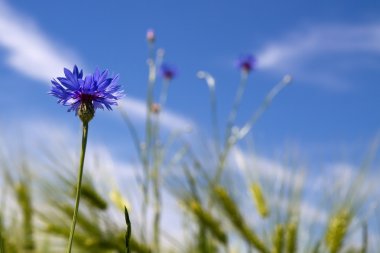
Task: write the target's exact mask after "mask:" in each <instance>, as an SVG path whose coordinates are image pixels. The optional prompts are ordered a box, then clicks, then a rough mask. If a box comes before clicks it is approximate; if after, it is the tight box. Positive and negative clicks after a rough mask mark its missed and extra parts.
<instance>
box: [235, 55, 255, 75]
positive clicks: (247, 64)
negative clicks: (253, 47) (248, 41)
mask: <svg viewBox="0 0 380 253" xmlns="http://www.w3.org/2000/svg"><path fill="white" fill-rule="evenodd" d="M237 66H238V68H239V69H241V70H243V71H245V72H247V73H248V72H251V71H252V70H253V69H254V68H255V67H256V58H255V57H254V56H253V55H251V54H246V55H242V56H240V57H239V59H238V60H237Z"/></svg>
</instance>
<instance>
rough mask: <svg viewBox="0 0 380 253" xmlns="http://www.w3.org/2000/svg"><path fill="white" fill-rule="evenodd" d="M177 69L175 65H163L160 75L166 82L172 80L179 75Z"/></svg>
mask: <svg viewBox="0 0 380 253" xmlns="http://www.w3.org/2000/svg"><path fill="white" fill-rule="evenodd" d="M177 72H178V71H177V68H176V67H175V66H173V65H170V64H167V63H163V64H161V66H160V74H161V76H162V77H163V78H164V79H166V80H169V81H170V80H172V79H173V78H174V77H175V76H176V75H177Z"/></svg>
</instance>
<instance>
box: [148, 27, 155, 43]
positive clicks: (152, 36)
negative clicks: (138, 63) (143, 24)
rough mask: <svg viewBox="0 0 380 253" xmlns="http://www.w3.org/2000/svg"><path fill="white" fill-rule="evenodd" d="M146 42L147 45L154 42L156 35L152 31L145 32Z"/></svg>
mask: <svg viewBox="0 0 380 253" xmlns="http://www.w3.org/2000/svg"><path fill="white" fill-rule="evenodd" d="M146 40H147V41H148V42H149V43H153V42H155V41H156V34H155V32H154V30H153V29H148V31H147V32H146Z"/></svg>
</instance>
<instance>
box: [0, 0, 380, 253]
mask: <svg viewBox="0 0 380 253" xmlns="http://www.w3.org/2000/svg"><path fill="white" fill-rule="evenodd" d="M379 11H380V2H379V1H375V0H366V1H360V2H359V1H318V2H310V1H282V2H281V1H265V2H263V1H248V0H238V1H214V0H210V1H201V0H194V1H175V0H165V1H121V0H113V1H89V0H83V1H73V0H68V1H42V0H35V1H21V0H0V87H1V90H0V107H1V108H2V110H1V112H0V130H1V131H0V140H1V146H2V152H3V157H4V158H3V160H4V161H11V164H18V163H19V162H20V161H24V160H27V161H32V162H33V163H35V164H41V163H44V162H45V161H46V160H48V158H49V157H50V158H51V157H53V156H54V157H57V158H58V160H59V158H60V159H61V160H64V159H65V158H64V157H65V155H68V156H73V157H75V154H77V153H78V152H79V145H80V142H79V141H80V133H81V132H80V131H81V130H80V122H79V120H78V118H76V117H75V116H74V114H73V113H67V112H66V108H64V107H62V106H59V105H57V104H56V103H55V102H56V101H55V98H53V97H51V96H49V95H47V92H48V91H49V89H50V85H51V84H50V80H51V79H52V78H54V77H56V76H62V75H63V68H64V67H67V68H69V69H71V68H72V66H73V65H74V64H77V65H78V66H79V67H80V68H83V69H84V72H85V73H90V72H92V71H93V70H94V69H95V68H96V67H99V68H101V69H109V70H110V72H111V73H115V74H120V82H121V83H122V84H123V87H124V90H125V93H126V97H125V99H124V101H123V102H122V108H124V109H125V110H126V111H127V112H128V115H129V117H130V119H131V120H132V122H133V124H134V125H135V126H136V128H137V129H138V131H139V132H143V131H144V124H145V119H146V102H145V95H146V87H147V85H146V84H147V76H148V68H147V58H148V45H147V41H146V31H147V30H148V29H154V31H155V33H156V44H155V45H156V48H163V49H164V50H165V58H164V59H165V61H166V62H169V63H172V64H174V65H175V66H177V68H178V76H177V77H176V78H175V79H174V80H173V82H172V83H171V84H170V89H169V96H168V100H167V104H166V106H165V111H163V112H162V117H161V130H162V134H163V136H167V135H168V133H170V132H173V131H174V132H175V131H181V132H185V133H184V134H183V135H182V138H183V140H184V141H185V142H186V143H190V144H191V145H194V148H195V149H196V150H201V149H202V148H201V147H203V148H204V146H207V145H209V143H210V142H211V141H212V134H211V133H212V127H211V124H210V106H209V94H208V89H207V85H206V84H205V83H204V82H203V81H201V80H199V79H198V78H197V77H196V73H197V71H199V70H205V71H208V72H209V73H211V74H212V75H213V76H214V77H215V80H216V96H217V100H218V109H217V116H218V119H219V120H220V123H221V125H222V126H224V125H223V123H224V122H225V121H226V120H227V117H228V113H229V110H230V108H231V105H232V101H233V98H234V94H235V91H236V89H237V86H238V84H239V79H240V71H239V70H238V69H237V68H236V64H235V63H236V59H237V58H238V57H239V55H241V54H253V55H255V57H256V59H257V66H256V67H255V70H254V71H253V72H252V73H251V74H250V76H249V79H248V83H247V89H246V92H245V94H244V97H243V100H242V104H241V109H240V111H239V114H238V117H237V120H236V124H237V125H238V126H241V125H243V124H244V122H245V121H246V120H247V118H249V117H250V115H251V113H252V112H253V111H254V110H255V108H257V107H258V106H259V105H260V103H261V101H262V99H263V98H264V97H265V95H266V94H267V92H268V91H269V90H270V89H271V88H272V87H273V86H274V85H275V84H276V83H277V82H278V81H279V80H281V79H282V77H283V76H284V75H285V74H291V75H292V76H293V78H294V80H293V82H292V85H291V86H289V87H287V88H286V90H284V92H283V93H281V94H280V95H279V96H278V97H277V98H276V100H275V101H274V103H273V105H272V106H271V107H270V108H269V110H268V111H267V112H265V114H264V116H263V117H262V118H260V121H259V122H258V124H257V125H255V126H254V128H253V131H252V132H251V134H250V135H249V136H248V138H247V139H248V140H247V141H245V142H243V143H241V145H240V146H238V147H236V148H235V149H234V150H233V151H232V152H231V155H230V157H229V158H230V160H231V161H230V162H231V164H233V165H231V168H232V169H231V170H232V171H233V170H234V168H235V170H238V171H239V173H240V172H241V171H242V170H243V171H245V172H246V170H248V171H249V170H253V172H252V171H250V172H248V173H251V174H252V173H253V174H254V175H260V176H261V177H264V178H265V179H268V178H269V179H268V180H270V179H271V178H272V179H273V180H274V179H276V180H278V178H279V177H280V178H282V179H284V178H286V177H287V176H286V175H288V174H289V173H290V174H291V175H292V176H289V177H291V178H293V179H294V178H297V176H298V175H299V174H302V175H304V174H306V175H307V176H305V178H306V179H305V181H304V186H303V187H304V189H305V195H306V197H305V199H304V203H303V205H304V209H305V210H306V211H305V213H306V216H308V215H309V216H308V217H309V219H310V220H311V221H315V215H317V216H318V217H321V223H323V222H326V221H327V220H328V214H326V213H324V210H323V208H322V209H321V208H320V206H319V203H320V198H321V197H320V195H321V194H325V193H326V191H327V192H328V191H329V190H331V191H332V192H333V193H334V191H333V190H332V189H335V186H336V185H340V184H341V185H344V186H347V187H349V186H350V185H351V182H352V180H353V179H355V178H357V177H358V176H357V175H362V172H361V171H362V170H361V167H363V166H362V164H363V161H367V160H366V159H367V158H366V157H368V156H371V159H370V160H371V161H372V162H371V164H370V165H365V166H366V167H367V169H366V175H367V176H368V177H366V178H365V179H363V180H362V182H361V184H362V186H363V187H362V186H361V187H359V188H360V189H361V188H365V187H364V186H366V187H367V186H368V188H369V189H367V188H366V190H368V192H370V193H368V194H369V195H370V197H369V198H368V199H369V201H368V202H366V205H367V206H372V207H373V208H372V207H371V208H370V209H371V210H372V211H371V210H370V211H368V212H367V211H363V213H365V215H364V216H365V217H367V216H368V217H370V218H368V221H369V223H370V224H379V223H380V222H379V221H378V219H377V218H376V214H378V212H379V211H378V209H376V208H375V207H376V206H377V202H376V200H378V199H379V196H380V189H379V187H378V185H377V184H376V182H378V180H379V171H378V168H379V159H378V158H377V156H376V152H375V151H374V150H375V148H371V147H372V146H373V143H375V144H376V134H377V132H378V130H379V126H380V117H379V108H380V99H379V95H380V71H379V69H380V20H379V15H378V14H379ZM160 85H161V84H160V82H158V87H160ZM223 131H224V130H223V129H220V133H224V132H223ZM206 149H207V148H206ZM171 151H172V152H173V153H175V151H174V148H173V150H171ZM88 152H89V159H88V161H86V164H87V166H88V167H90V168H92V167H96V166H98V167H101V168H102V171H103V172H102V173H103V174H100V173H99V172H98V171H97V170H91V169H88V171H87V172H88V173H89V174H92V175H93V176H94V178H95V179H94V180H95V182H98V183H99V184H102V181H104V179H106V181H107V182H112V183H111V185H112V187H116V185H117V187H118V188H120V189H122V190H121V191H123V194H124V196H125V198H126V199H128V202H130V205H131V206H139V205H140V203H141V196H140V194H141V193H140V192H139V193H137V191H139V189H138V188H139V180H136V178H137V179H138V178H139V174H140V171H141V164H139V161H138V157H137V153H136V151H135V150H134V147H133V144H132V139H131V135H130V133H129V131H128V128H127V127H126V125H125V122H124V120H123V117H122V116H121V114H120V111H119V110H118V109H116V110H114V111H113V112H103V111H98V112H97V115H96V117H95V119H94V120H93V122H91V126H90V137H89V150H88ZM200 153H202V152H201V151H200ZM372 153H375V154H374V155H373V156H372V155H370V154H372ZM47 157H48V158H47ZM93 158H94V159H93ZM95 158H96V159H95ZM200 159H205V160H207V158H206V157H203V158H202V157H201V158H200ZM73 160H75V159H74V158H73ZM242 160H244V161H245V162H246V163H250V162H252V163H253V164H256V165H255V166H253V167H252V169H246V168H244V167H245V165H244V163H245V162H242ZM62 162H63V161H62ZM73 163H74V164H75V162H73ZM364 163H365V162H364ZM99 164H100V165H99ZM289 164H290V165H291V166H293V165H294V164H296V165H294V166H293V167H297V169H296V170H290V169H289V166H290V165H289ZM291 166H290V167H291ZM85 167H86V166H85ZM248 167H250V166H248ZM75 168H76V167H74V168H68V169H67V170H68V171H71V172H70V173H72V174H73V175H74V174H75ZM253 168H255V169H253ZM85 170H86V168H85ZM15 171H16V170H11V173H10V174H12V175H11V177H12V178H13V179H14V180H16V179H17V178H22V177H23V176H22V174H23V173H24V172H22V170H21V171H20V170H17V172H15ZM31 171H32V172H31V174H32V175H35V176H31V177H32V178H33V177H35V178H41V177H42V178H44V177H45V178H46V177H50V176H47V175H46V174H49V173H48V172H46V170H39V169H38V168H37V169H32V170H31ZM41 171H43V172H41ZM47 171H48V170H47ZM90 171H92V172H90ZM301 171H302V172H301ZM245 172H244V173H245ZM358 173H359V174H358ZM279 175H280V176H279ZM284 175H285V176H284ZM179 177H180V176H179ZM15 178H16V179H15ZM243 178H244V177H243ZM2 179H3V180H0V182H1V185H0V186H4V184H5V181H6V177H5V176H2ZM52 180H59V179H57V178H55V179H52ZM179 180H180V179H179ZM237 180H241V178H240V179H237ZM16 181H17V180H16ZM33 181H34V180H33ZM172 181H173V178H170V182H172ZM295 181H297V180H294V181H291V182H292V183H293V184H296V182H295ZM36 184H38V183H36ZM236 184H237V185H238V183H236ZM169 185H170V187H169V188H170V189H173V188H176V187H177V188H178V187H181V184H178V185H177V184H176V183H169ZM33 187H34V186H33ZM112 187H111V188H112ZM268 187H269V186H268ZM36 188H38V187H36ZM269 188H270V187H269ZM105 191H107V190H105ZM355 191H356V192H358V191H359V190H357V189H355ZM169 192H170V191H169ZM335 194H338V193H337V192H335ZM338 195H339V194H338ZM7 196H10V195H8V194H5V193H4V192H3V193H2V198H3V199H8V197H7ZM37 196H39V197H36V199H37V200H39V201H40V203H45V202H44V201H42V199H43V198H42V197H41V196H40V195H38V194H37ZM139 196H140V197H139ZM163 196H164V200H163V201H164V202H163V203H164V206H165V208H164V211H163V220H162V227H163V228H164V229H165V230H166V231H168V233H171V234H172V235H173V234H174V235H178V231H179V230H181V229H180V227H181V224H182V223H181V218H180V215H177V213H178V212H177V209H178V208H179V207H178V203H177V202H176V201H175V198H173V194H170V193H163ZM238 199H240V201H241V202H243V203H242V204H241V208H242V209H243V210H248V209H245V204H244V203H245V202H246V200H245V199H244V197H243V196H242V195H239V194H238ZM7 201H8V202H7ZM5 202H6V203H8V207H9V206H10V205H11V204H9V203H10V200H5ZM132 210H135V213H138V212H139V211H138V210H139V209H138V208H136V209H132ZM114 212H115V214H114V215H115V216H116V217H117V218H116V220H117V219H120V217H121V219H122V218H123V216H122V213H121V215H119V214H117V211H114ZM132 212H134V211H132ZM243 212H244V211H243ZM316 213H317V214H316ZM367 214H368V215H367ZM118 215H119V216H118ZM177 216H178V217H177ZM377 216H379V215H377ZM132 217H133V218H134V219H135V222H136V226H138V224H139V222H138V220H139V219H140V218H141V217H140V218H139V215H138V214H132ZM173 217H174V218H173ZM123 222H124V221H123V220H121V225H123V224H124V223H123ZM376 226H377V225H376ZM376 226H370V229H369V231H370V238H372V239H373V241H376V238H379V231H378V229H377V228H376ZM137 230H138V229H137ZM317 230H318V229H317ZM321 230H322V229H321ZM318 231H319V230H318ZM353 234H355V233H353ZM179 238H181V236H179ZM177 239H178V238H177ZM178 240H181V239H178ZM166 241H170V240H167V239H166ZM359 241H360V240H359ZM355 243H356V242H355ZM166 245H170V242H166ZM238 249H240V248H238ZM237 252H243V251H242V250H240V251H239V250H237ZM305 252H307V251H305ZM373 252H377V251H373Z"/></svg>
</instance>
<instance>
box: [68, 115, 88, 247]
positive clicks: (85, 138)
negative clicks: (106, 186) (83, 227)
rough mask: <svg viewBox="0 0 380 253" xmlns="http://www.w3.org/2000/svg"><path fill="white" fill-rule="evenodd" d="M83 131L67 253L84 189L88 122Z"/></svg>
mask: <svg viewBox="0 0 380 253" xmlns="http://www.w3.org/2000/svg"><path fill="white" fill-rule="evenodd" d="M82 129H83V133H82V150H81V154H80V161H79V170H78V181H77V194H76V198H75V209H74V214H73V221H72V223H71V229H70V237H69V244H68V246H67V250H66V253H71V247H72V245H73V239H74V232H75V225H76V223H77V216H78V209H79V201H80V191H81V187H82V176H83V164H84V157H85V154H86V146H87V133H88V122H87V123H83V128H82Z"/></svg>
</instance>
